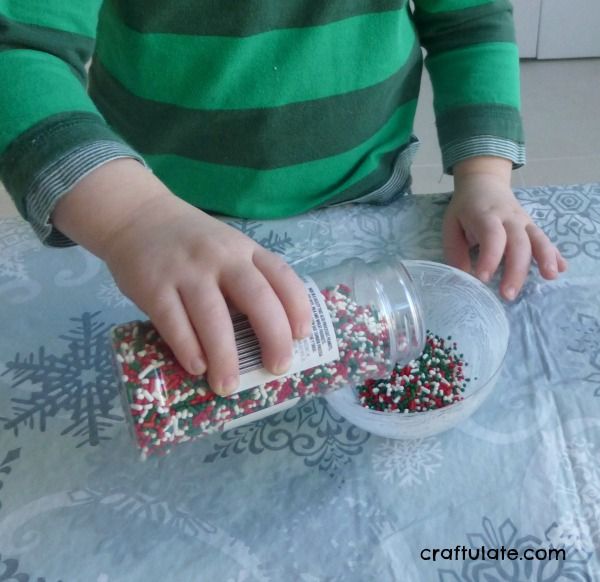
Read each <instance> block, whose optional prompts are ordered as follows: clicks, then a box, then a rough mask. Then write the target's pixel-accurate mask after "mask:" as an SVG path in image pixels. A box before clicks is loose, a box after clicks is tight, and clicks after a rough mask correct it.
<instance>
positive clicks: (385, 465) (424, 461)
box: [372, 438, 443, 487]
mask: <svg viewBox="0 0 600 582" xmlns="http://www.w3.org/2000/svg"><path fill="white" fill-rule="evenodd" d="M442 458H443V453H442V448H441V443H440V441H439V440H438V439H435V438H427V439H417V440H412V441H394V440H390V439H388V440H386V441H384V442H383V444H382V445H381V446H379V447H378V448H377V450H376V451H375V453H374V454H373V457H372V461H373V469H374V471H375V473H376V474H377V475H378V476H379V477H381V479H383V481H385V482H388V483H395V484H396V485H398V486H400V487H403V486H406V485H408V486H412V485H420V484H421V483H422V482H423V478H425V480H426V481H428V480H429V478H430V477H431V476H432V475H433V473H435V471H436V470H437V469H439V467H440V466H441V464H442V463H441V460H442Z"/></svg>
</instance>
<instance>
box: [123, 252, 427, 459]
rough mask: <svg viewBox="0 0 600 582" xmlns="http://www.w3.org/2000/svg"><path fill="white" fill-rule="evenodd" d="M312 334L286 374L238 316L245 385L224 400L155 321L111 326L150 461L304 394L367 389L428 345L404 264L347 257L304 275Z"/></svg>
mask: <svg viewBox="0 0 600 582" xmlns="http://www.w3.org/2000/svg"><path fill="white" fill-rule="evenodd" d="M305 284H306V288H307V292H308V296H309V299H310V302H311V306H312V310H313V321H312V334H311V335H310V336H309V337H308V338H305V339H303V340H298V341H296V342H294V358H293V362H292V366H291V368H290V370H288V372H286V374H285V375H282V376H276V375H273V374H270V373H269V372H267V371H266V370H265V369H264V368H263V367H262V363H261V359H260V347H259V345H258V341H257V339H256V336H255V335H254V332H253V331H252V329H251V327H250V325H249V323H248V320H247V319H246V317H245V316H244V315H243V314H232V323H233V328H234V334H235V338H236V346H237V351H238V360H239V367H240V387H239V389H238V391H237V392H236V393H235V394H233V395H231V396H228V397H221V396H217V395H216V394H215V393H214V392H212V390H211V389H210V387H209V386H208V384H207V382H206V381H205V379H204V377H202V376H192V375H190V374H188V373H187V372H186V371H185V370H184V369H183V368H182V367H181V366H180V365H179V363H178V362H177V360H176V359H175V357H174V356H173V353H172V352H171V350H170V348H169V347H168V346H167V345H166V343H165V342H164V341H163V340H162V338H161V337H160V336H159V335H158V333H157V331H156V329H155V328H154V326H153V325H152V324H151V323H150V322H148V321H147V322H140V321H133V322H130V323H126V324H123V325H119V326H117V327H115V328H113V330H112V338H111V339H112V346H113V352H114V359H115V364H116V368H117V373H118V377H119V379H120V386H121V396H122V401H123V406H124V408H125V411H126V417H127V418H128V419H129V421H130V426H131V429H132V432H133V435H134V438H135V441H136V443H137V445H138V447H139V448H140V450H141V456H142V458H146V457H147V456H148V455H152V454H164V453H168V452H170V450H171V447H172V446H173V445H176V444H178V443H182V442H186V441H190V440H193V439H195V438H198V437H200V436H203V435H206V434H209V433H211V432H214V431H218V430H227V429H230V428H234V427H236V426H240V425H242V424H245V423H248V422H252V421H254V420H257V419H259V418H261V417H263V416H266V415H270V414H274V413H275V412H279V411H281V410H283V409H285V408H288V407H290V406H293V405H294V404H296V403H297V402H298V400H299V399H300V398H306V397H310V396H314V395H319V394H326V393H328V392H330V391H332V390H336V389H338V388H342V387H345V386H354V387H356V386H360V385H364V384H365V383H366V382H368V381H370V380H372V379H377V378H381V377H385V376H389V375H390V373H391V372H392V371H393V370H394V368H395V366H397V365H398V364H406V363H408V362H409V361H411V360H413V359H414V358H416V357H418V356H419V355H420V354H421V353H422V352H423V349H424V346H425V339H426V336H425V328H424V322H423V315H422V311H421V306H420V303H419V299H418V297H417V296H416V294H415V291H414V287H413V284H412V280H411V278H410V275H409V274H408V271H407V270H406V269H405V267H404V266H403V264H402V262H401V261H400V260H398V259H397V258H394V257H390V258H386V259H382V260H378V261H374V262H369V263H367V262H365V261H362V260H360V259H350V260H347V261H345V262H343V263H341V264H340V265H338V266H336V267H332V268H329V269H324V270H321V271H318V272H316V273H313V274H311V276H310V277H306V279H305Z"/></svg>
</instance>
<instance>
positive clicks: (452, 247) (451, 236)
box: [442, 216, 471, 273]
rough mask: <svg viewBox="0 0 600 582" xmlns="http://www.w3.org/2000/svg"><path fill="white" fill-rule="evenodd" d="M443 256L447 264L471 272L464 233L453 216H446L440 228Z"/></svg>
mask: <svg viewBox="0 0 600 582" xmlns="http://www.w3.org/2000/svg"><path fill="white" fill-rule="evenodd" d="M442 240H443V245H444V256H445V257H446V261H447V262H448V264H450V265H452V266H453V267H456V268H457V269H460V270H461V271H466V272H467V273H470V272H471V257H470V255H469V245H468V244H467V239H466V238H465V231H464V230H463V227H462V226H461V224H460V222H459V221H458V219H457V218H456V217H455V216H446V218H445V219H444V224H443V226H442Z"/></svg>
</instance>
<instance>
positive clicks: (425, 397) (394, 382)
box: [357, 330, 470, 413]
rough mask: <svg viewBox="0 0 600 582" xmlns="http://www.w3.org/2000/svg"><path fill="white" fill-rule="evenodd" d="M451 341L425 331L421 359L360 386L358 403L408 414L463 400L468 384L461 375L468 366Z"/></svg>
mask: <svg viewBox="0 0 600 582" xmlns="http://www.w3.org/2000/svg"><path fill="white" fill-rule="evenodd" d="M446 342H448V343H446ZM450 342H452V337H451V336H449V337H448V338H447V340H444V339H443V338H441V337H439V336H437V335H434V334H432V333H431V332H430V331H429V330H427V338H426V344H425V349H424V350H423V353H422V354H421V356H419V357H418V358H416V359H414V360H412V361H410V362H409V363H408V364H406V365H400V364H396V366H395V367H394V370H393V371H392V374H391V376H390V377H389V378H385V379H378V380H374V379H369V380H367V381H366V382H365V383H364V384H363V385H361V386H359V387H358V388H357V393H358V399H359V401H360V403H361V404H362V405H363V406H364V407H365V408H370V409H371V410H378V411H385V412H402V413H410V412H423V411H425V410H434V409H436V408H443V407H445V406H448V405H450V404H452V403H453V402H457V401H458V400H462V399H463V396H462V394H463V392H464V391H465V389H466V387H467V383H468V382H470V378H465V376H464V372H463V369H464V367H465V366H468V363H467V362H465V361H464V356H463V354H459V353H458V352H457V345H456V342H453V343H450Z"/></svg>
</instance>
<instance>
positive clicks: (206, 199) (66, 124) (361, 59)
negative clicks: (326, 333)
mask: <svg viewBox="0 0 600 582" xmlns="http://www.w3.org/2000/svg"><path fill="white" fill-rule="evenodd" d="M414 4H415V8H414V11H413V10H412V9H411V8H410V7H409V4H408V2H407V0H327V1H322V0H285V1H284V2H282V1H281V0H246V1H244V2H241V1H239V0H238V1H235V0H230V1H229V2H223V1H222V0H180V1H178V2H164V1H162V0H105V1H104V2H102V0H77V1H75V0H71V1H69V2H67V1H65V0H43V1H42V0H5V1H4V2H2V4H0V47H1V48H2V50H1V51H0V80H1V81H2V82H1V84H0V87H1V89H0V177H1V178H2V180H3V181H4V183H5V186H6V188H7V190H8V191H9V192H10V193H11V195H12V197H13V199H14V200H15V203H16V204H17V207H18V208H19V210H20V212H21V213H22V215H23V216H24V217H25V218H26V219H27V220H29V221H30V223H31V224H32V226H33V228H34V229H35V231H36V232H37V233H38V235H39V236H40V238H41V239H42V240H43V241H44V243H46V244H49V245H55V246H64V245H68V244H73V242H75V243H79V244H81V245H83V246H84V247H86V248H87V249H89V250H90V251H91V252H93V253H94V254H96V255H97V256H99V257H101V258H102V259H104V260H105V261H106V262H107V264H108V267H109V268H110V270H111V272H112V274H113V275H114V277H115V280H116V281H117V284H118V285H119V287H120V289H121V290H122V291H123V293H125V294H126V295H127V296H128V297H130V298H131V299H132V300H133V301H134V302H135V303H136V304H137V305H138V306H139V307H140V308H141V309H142V310H143V311H144V312H145V313H146V314H147V315H148V316H149V317H150V318H151V319H152V320H153V322H154V324H155V325H156V327H157V329H158V330H159V332H160V333H161V335H162V336H163V337H164V338H165V340H166V341H167V342H168V343H169V345H170V346H171V348H172V349H173V351H174V353H175V355H176V357H177V358H178V359H179V361H180V362H181V364H182V365H183V366H184V367H185V368H186V369H187V370H188V371H189V372H191V373H194V374H200V373H203V372H204V371H205V370H206V371H207V375H208V381H209V383H210V385H211V386H212V387H213V389H214V390H215V391H217V392H218V393H220V394H227V393H230V392H231V391H232V390H233V389H234V388H235V387H236V385H237V383H238V364H237V357H236V353H235V346H234V342H233V331H232V326H231V322H230V320H229V315H228V308H227V305H228V304H230V305H233V306H235V308H237V309H238V310H240V311H241V312H243V313H246V314H247V315H248V317H249V319H250V322H251V324H252V326H253V328H254V330H255V332H256V334H257V336H258V338H259V341H260V344H261V349H262V355H263V362H264V364H265V366H266V367H267V368H268V369H270V370H271V371H273V372H274V373H283V372H284V371H285V370H286V369H287V368H288V366H289V363H290V358H291V353H292V338H293V337H296V338H300V337H303V336H305V335H307V334H308V333H309V330H310V319H311V317H310V310H309V305H308V301H307V298H306V294H305V292H304V288H303V285H302V283H301V282H300V280H299V279H298V277H297V276H296V275H295V274H294V273H293V271H292V270H291V269H290V268H289V267H288V266H287V265H286V263H285V262H284V261H283V260H282V259H281V258H279V257H278V256H276V255H274V254H272V253H269V252H267V251H266V250H265V249H263V248H261V247H260V246H259V245H258V244H256V243H255V242H253V241H252V240H250V239H248V238H246V237H245V236H244V235H242V234H240V233H239V232H237V231H236V230H234V229H233V228H230V227H229V226H227V225H225V224H223V223H222V222H220V221H218V220H217V219H216V218H213V217H211V216H210V214H209V213H210V212H213V213H220V214H227V215H233V216H243V217H247V218H261V219H266V218H274V217H282V216H289V215H293V214H298V213H301V212H304V211H307V210H309V209H310V208H315V207H319V206H324V205H329V204H335V203H341V202H347V201H357V200H362V201H371V199H372V198H373V197H369V193H373V192H376V193H377V195H376V197H377V198H378V199H379V200H385V199H386V198H388V197H389V196H391V195H392V194H393V193H394V192H398V191H406V190H407V189H408V187H409V171H410V162H411V159H412V155H413V152H414V149H415V139H414V138H412V137H411V130H412V124H413V118H414V112H415V108H416V103H417V97H418V91H419V84H420V75H421V68H422V55H421V46H422V47H424V48H425V50H426V51H427V59H426V63H427V67H428V70H429V73H430V76H431V79H432V83H433V87H434V95H435V102H434V106H435V110H436V118H437V126H438V134H439V139H440V145H441V149H442V157H443V164H444V169H445V170H446V171H447V172H449V173H453V174H454V183H455V191H454V195H453V197H452V200H451V202H450V205H449V207H448V210H447V213H446V217H445V221H444V232H443V240H444V248H445V252H446V256H447V259H448V261H449V262H450V263H451V264H453V265H456V266H457V267H459V268H461V269H464V270H470V268H471V265H470V259H469V252H468V251H469V247H471V246H474V245H479V258H478V260H477V264H476V268H475V272H476V274H477V275H478V276H479V278H480V279H481V280H482V281H489V279H490V278H491V276H492V275H493V273H494V272H495V271H496V270H497V269H498V266H499V263H500V261H501V259H502V258H503V257H504V274H503V279H502V283H501V291H502V293H503V295H504V297H505V298H506V299H509V300H510V299H514V298H515V296H516V295H517V293H518V292H519V290H520V288H521V286H522V284H523V282H524V280H525V278H526V276H527V272H528V269H529V265H530V262H531V259H532V258H533V259H535V261H536V263H537V264H538V267H539V269H540V272H541V274H542V276H544V277H545V278H547V279H552V278H554V277H556V276H557V274H558V273H559V272H562V271H564V270H565V269H566V262H565V260H564V259H563V258H562V256H561V255H560V253H559V252H558V250H557V249H556V248H555V247H554V246H553V245H552V244H551V243H550V241H549V240H548V239H547V237H546V236H545V235H544V234H543V233H542V231H541V230H540V229H539V228H538V227H537V226H535V225H534V224H533V222H532V221H531V219H530V217H529V216H528V215H527V214H526V213H525V211H524V210H523V209H522V208H521V207H520V205H519V204H518V202H517V201H516V199H515V197H514V195H513V193H512V191H511V189H510V173H511V169H512V168H513V167H518V166H519V165H521V164H522V163H523V161H524V146H523V137H522V129H521V120H520V116H519V110H518V108H519V65H518V54H517V47H516V45H515V41H514V29H513V24H512V12H511V5H510V3H509V2H508V0H415V2H414ZM94 49H95V50H94ZM93 51H94V58H93V62H92V66H91V69H90V75H89V87H87V88H86V78H87V74H86V67H85V65H86V63H87V61H88V59H89V57H90V56H91V54H92V52H93ZM138 152H139V153H138ZM145 164H147V165H148V166H149V167H150V168H151V169H152V171H150V170H149V169H148V167H147V166H146V165H145Z"/></svg>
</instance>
